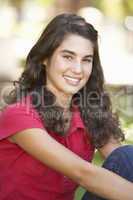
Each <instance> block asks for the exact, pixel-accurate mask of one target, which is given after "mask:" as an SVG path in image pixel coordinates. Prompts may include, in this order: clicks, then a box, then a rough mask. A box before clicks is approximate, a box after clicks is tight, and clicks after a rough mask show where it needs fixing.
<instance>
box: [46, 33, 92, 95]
mask: <svg viewBox="0 0 133 200" xmlns="http://www.w3.org/2000/svg"><path fill="white" fill-rule="evenodd" d="M92 62H93V44H92V42H91V41H90V40H88V39H85V38H84V37H82V36H79V35H76V34H70V35H68V36H67V37H65V39H64V41H63V42H62V43H61V45H60V46H59V47H58V48H57V49H56V50H55V51H54V53H53V55H52V57H51V58H50V59H47V60H45V61H44V64H45V65H46V74H47V75H46V86H47V88H48V89H49V90H50V91H51V92H53V93H54V94H55V95H56V96H58V95H59V96H60V95H61V94H62V95H64V96H67V97H72V95H73V94H75V93H77V92H78V91H79V90H80V89H81V88H82V87H84V85H85V84H86V82H87V81H88V79H89V77H90V75H91V72H92Z"/></svg>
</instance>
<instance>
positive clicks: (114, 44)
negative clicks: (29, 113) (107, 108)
mask: <svg viewBox="0 0 133 200" xmlns="http://www.w3.org/2000/svg"><path fill="white" fill-rule="evenodd" d="M63 12H74V13H77V14H79V15H81V16H83V17H84V18H85V19H86V20H87V21H88V22H90V23H92V24H93V25H94V26H95V28H96V29H98V31H99V47H100V57H101V62H102V66H103V70H104V74H105V83H106V87H107V90H108V91H109V93H110V95H111V99H112V103H113V110H114V111H115V112H117V113H118V115H119V116H120V122H121V126H122V128H123V130H124V132H125V136H126V143H130V144H133V1H132V0H4V1H3V0H0V98H1V99H2V97H3V92H2V91H3V88H4V87H6V86H7V85H8V84H9V83H10V81H13V80H18V78H19V77H20V74H21V72H22V71H23V68H24V63H25V58H26V56H27V54H28V52H29V50H30V48H31V47H32V46H33V45H34V43H35V42H36V40H37V38H38V37H39V36H40V34H41V32H42V30H43V29H44V27H45V26H46V25H47V23H48V22H49V21H50V20H51V19H52V18H53V17H54V16H55V15H57V14H59V13H63ZM2 104H3V102H2V101H1V103H0V107H1V106H2ZM93 162H94V163H96V164H98V165H99V164H101V163H102V161H101V158H100V157H99V155H98V154H97V153H96V155H95V158H94V161H93ZM83 192H84V190H83V189H82V188H80V189H78V191H77V193H76V195H75V200H80V199H81V196H82V194H83Z"/></svg>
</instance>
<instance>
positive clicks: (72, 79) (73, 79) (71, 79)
mask: <svg viewBox="0 0 133 200" xmlns="http://www.w3.org/2000/svg"><path fill="white" fill-rule="evenodd" d="M64 78H65V79H68V80H70V81H74V82H78V81H80V80H79V79H76V78H70V77H68V76H64Z"/></svg>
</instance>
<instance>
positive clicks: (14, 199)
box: [0, 103, 94, 200]
mask: <svg viewBox="0 0 133 200" xmlns="http://www.w3.org/2000/svg"><path fill="white" fill-rule="evenodd" d="M29 128H41V129H44V125H43V123H42V121H41V119H40V117H39V115H38V113H37V111H36V110H35V109H34V108H33V107H32V105H31V104H30V103H29V104H25V103H23V104H22V103H21V104H20V103H17V104H13V105H10V106H8V107H7V108H6V109H5V111H4V112H3V113H1V115H0V199H1V200H73V198H74V192H75V189H76V188H77V184H76V183H74V182H73V181H72V180H70V179H69V178H67V177H65V176H63V175H62V174H60V173H59V172H56V171H54V170H52V169H50V168H49V167H47V166H45V165H44V164H42V163H41V162H40V161H38V160H36V159H34V158H33V157H32V156H30V155H28V154H27V153H26V152H25V151H24V150H23V149H21V148H20V147H19V146H18V145H16V144H14V143H11V142H10V141H9V140H7V137H8V136H11V135H13V134H15V133H17V132H19V131H22V130H24V129H29ZM48 133H49V134H50V135H51V136H52V137H53V138H54V139H55V140H57V141H58V142H59V143H61V144H63V145H64V146H65V147H67V148H68V149H70V150H71V151H73V152H74V153H76V154H77V155H79V156H80V157H82V158H83V159H85V160H87V161H91V159H92V156H93V152H94V148H93V147H92V145H91V144H90V143H89V140H88V136H87V133H86V131H85V127H84V124H83V122H82V120H81V117H80V113H79V112H78V111H77V110H75V111H74V112H73V116H72V120H71V125H70V129H69V132H68V134H67V135H66V136H60V135H58V134H56V133H53V132H48ZM53 149H54V147H53ZM64 159H65V158H64ZM73 170H74V169H73Z"/></svg>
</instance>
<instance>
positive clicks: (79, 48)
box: [58, 34, 93, 55]
mask: <svg viewBox="0 0 133 200" xmlns="http://www.w3.org/2000/svg"><path fill="white" fill-rule="evenodd" d="M63 50H70V51H72V52H75V53H76V54H83V55H86V54H93V43H92V42H91V41H90V40H89V39H86V38H84V37H82V36H79V35H76V34H70V35H67V36H66V37H65V38H64V40H63V42H62V43H61V44H60V46H59V47H58V51H63Z"/></svg>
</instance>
